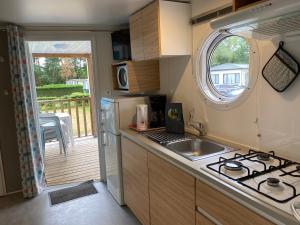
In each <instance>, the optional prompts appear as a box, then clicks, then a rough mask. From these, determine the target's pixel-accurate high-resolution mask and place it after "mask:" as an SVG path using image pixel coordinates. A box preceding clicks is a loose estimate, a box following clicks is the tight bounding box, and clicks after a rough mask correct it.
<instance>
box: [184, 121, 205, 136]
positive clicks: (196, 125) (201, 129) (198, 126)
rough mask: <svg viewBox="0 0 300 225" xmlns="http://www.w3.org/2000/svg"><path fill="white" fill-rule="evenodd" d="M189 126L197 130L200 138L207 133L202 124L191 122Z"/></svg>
mask: <svg viewBox="0 0 300 225" xmlns="http://www.w3.org/2000/svg"><path fill="white" fill-rule="evenodd" d="M188 125H189V126H191V127H193V128H194V129H195V130H197V131H198V132H199V136H205V135H206V133H207V132H206V127H205V125H204V124H203V123H201V122H189V124H188Z"/></svg>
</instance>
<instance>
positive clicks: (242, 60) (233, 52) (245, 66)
mask: <svg viewBox="0 0 300 225" xmlns="http://www.w3.org/2000/svg"><path fill="white" fill-rule="evenodd" d="M207 68H208V71H207V72H208V78H209V79H208V80H209V81H210V84H211V85H210V86H211V87H212V89H213V90H214V91H215V92H216V94H218V95H221V96H222V97H224V98H232V97H236V96H238V95H240V94H241V93H242V92H243V91H244V90H245V88H246V87H247V86H248V81H249V77H248V74H249V45H248V43H247V41H246V40H245V39H244V38H242V37H239V36H234V35H232V36H225V37H224V38H222V39H221V40H219V41H217V42H214V43H213V44H212V46H211V47H210V51H209V55H208V61H207Z"/></svg>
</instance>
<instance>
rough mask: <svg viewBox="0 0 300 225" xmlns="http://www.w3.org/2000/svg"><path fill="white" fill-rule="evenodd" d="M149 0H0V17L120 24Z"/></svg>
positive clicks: (43, 22)
mask: <svg viewBox="0 0 300 225" xmlns="http://www.w3.org/2000/svg"><path fill="white" fill-rule="evenodd" d="M149 2H151V0H0V21H2V22H13V23H17V24H22V25H53V26H56V25H58V26H59V25H98V26H99V25H111V26H114V25H122V24H124V23H127V22H128V16H129V15H130V14H132V13H133V12H135V11H137V10H138V9H140V8H141V7H143V6H145V5H146V4H148V3H149Z"/></svg>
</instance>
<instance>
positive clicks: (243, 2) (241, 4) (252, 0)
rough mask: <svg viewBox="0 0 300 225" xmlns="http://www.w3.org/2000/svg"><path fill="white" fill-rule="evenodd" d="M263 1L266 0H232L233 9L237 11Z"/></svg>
mask: <svg viewBox="0 0 300 225" xmlns="http://www.w3.org/2000/svg"><path fill="white" fill-rule="evenodd" d="M264 1H266V0H233V10H234V11H237V10H239V9H243V8H245V7H249V6H252V5H254V4H257V3H260V2H264Z"/></svg>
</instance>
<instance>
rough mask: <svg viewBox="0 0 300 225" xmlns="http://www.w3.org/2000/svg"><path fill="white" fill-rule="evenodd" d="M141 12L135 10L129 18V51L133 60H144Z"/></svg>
mask: <svg viewBox="0 0 300 225" xmlns="http://www.w3.org/2000/svg"><path fill="white" fill-rule="evenodd" d="M141 18H142V12H137V13H136V14H134V15H132V16H131V17H130V18H129V29H130V42H131V53H132V59H133V60H144V49H143V46H144V44H143V31H142V20H141Z"/></svg>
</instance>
